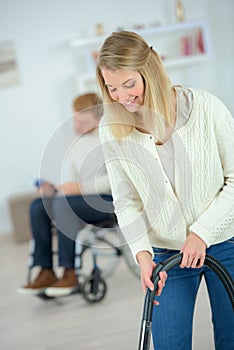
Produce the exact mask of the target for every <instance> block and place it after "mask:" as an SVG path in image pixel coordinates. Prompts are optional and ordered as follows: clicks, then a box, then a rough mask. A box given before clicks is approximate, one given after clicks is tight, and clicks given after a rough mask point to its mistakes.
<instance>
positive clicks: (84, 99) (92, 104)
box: [72, 92, 103, 119]
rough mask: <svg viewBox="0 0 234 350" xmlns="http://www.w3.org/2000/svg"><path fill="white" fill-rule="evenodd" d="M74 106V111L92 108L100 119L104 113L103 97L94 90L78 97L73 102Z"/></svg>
mask: <svg viewBox="0 0 234 350" xmlns="http://www.w3.org/2000/svg"><path fill="white" fill-rule="evenodd" d="M72 107H73V110H74V112H80V111H83V110H86V109H87V110H88V109H91V110H92V111H93V112H94V116H95V117H96V118H97V119H100V118H101V117H102V115H103V104H102V99H101V98H100V97H99V96H98V95H97V94H96V93H94V92H90V93H86V94H83V95H80V96H78V97H76V98H75V99H74V100H73V102H72Z"/></svg>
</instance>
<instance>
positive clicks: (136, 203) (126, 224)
mask: <svg viewBox="0 0 234 350" xmlns="http://www.w3.org/2000/svg"><path fill="white" fill-rule="evenodd" d="M99 135H100V140H101V143H102V147H103V152H104V157H105V162H106V168H107V172H108V176H109V181H110V186H111V192H112V197H113V204H114V208H115V214H116V216H117V221H118V225H119V227H120V229H121V232H122V233H123V235H124V237H125V239H126V242H127V244H128V245H129V247H130V249H131V251H132V254H133V257H134V259H135V261H136V263H137V260H136V255H137V253H138V252H140V251H143V250H146V251H149V252H150V253H151V255H152V257H153V250H152V247H151V245H150V243H149V239H148V235H147V227H146V222H145V219H144V213H143V208H142V203H141V200H140V198H139V195H138V193H137V189H136V188H135V186H134V184H133V183H132V182H131V180H130V179H129V177H128V176H127V174H126V172H125V170H124V166H123V164H124V162H127V161H128V160H126V159H124V158H122V157H121V155H120V154H119V152H118V151H117V150H118V149H119V144H118V143H119V142H121V141H119V140H116V139H114V138H113V136H112V133H111V130H110V128H109V127H108V126H106V125H105V124H104V122H103V121H102V122H101V123H100V127H99Z"/></svg>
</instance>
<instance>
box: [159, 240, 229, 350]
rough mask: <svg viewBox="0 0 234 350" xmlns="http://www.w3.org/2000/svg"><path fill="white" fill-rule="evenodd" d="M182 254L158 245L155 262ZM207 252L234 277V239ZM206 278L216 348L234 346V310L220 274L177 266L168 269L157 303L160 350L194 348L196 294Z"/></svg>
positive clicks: (221, 348) (205, 267)
mask: <svg viewBox="0 0 234 350" xmlns="http://www.w3.org/2000/svg"><path fill="white" fill-rule="evenodd" d="M175 253H178V251H175V250H168V249H161V248H154V261H155V262H156V263H157V262H159V261H164V260H166V259H167V258H169V257H170V256H172V255H174V254H175ZM207 254H209V255H211V256H213V257H214V258H216V259H217V260H218V261H220V262H221V263H222V264H223V266H225V267H226V268H227V270H228V271H229V272H230V274H231V276H232V278H234V238H232V239H230V240H228V241H226V242H223V243H220V244H216V245H213V246H211V247H209V248H208V249H207ZM201 278H205V282H206V286H207V290H208V295H209V299H210V305H211V310H212V322H213V330H214V342H215V349H216V350H233V349H234V313H233V310H232V305H231V302H230V300H229V297H228V294H227V292H226V290H225V288H224V286H223V284H222V283H221V281H220V279H219V278H218V277H217V276H216V274H215V273H214V272H213V271H212V270H211V269H210V268H208V267H207V266H205V265H204V266H203V267H202V268H200V269H192V268H184V269H181V268H180V267H179V266H176V267H174V268H173V269H171V270H170V271H169V272H168V279H167V281H166V286H165V287H164V289H163V292H162V294H161V296H160V297H157V299H158V300H159V301H160V305H159V306H155V307H154V310H153V319H152V336H153V343H154V348H155V349H157V350H171V349H173V350H190V349H192V327H193V313H194V305H195V301H196V295H197V292H198V288H199V285H200V282H201Z"/></svg>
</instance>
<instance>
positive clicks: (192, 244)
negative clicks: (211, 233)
mask: <svg viewBox="0 0 234 350" xmlns="http://www.w3.org/2000/svg"><path fill="white" fill-rule="evenodd" d="M181 252H182V253H183V258H182V261H181V264H180V267H182V268H184V267H192V268H200V267H202V266H203V264H204V261H205V257H206V243H205V242H204V241H203V240H202V239H201V238H200V237H199V236H198V235H196V233H194V232H191V233H190V234H189V235H188V237H187V238H186V240H185V242H184V244H183V246H182V248H181Z"/></svg>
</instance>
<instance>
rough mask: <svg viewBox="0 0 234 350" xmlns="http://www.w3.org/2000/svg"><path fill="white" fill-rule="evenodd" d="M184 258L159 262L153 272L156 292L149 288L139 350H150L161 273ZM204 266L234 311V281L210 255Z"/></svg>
mask: <svg viewBox="0 0 234 350" xmlns="http://www.w3.org/2000/svg"><path fill="white" fill-rule="evenodd" d="M182 257H183V254H182V253H178V254H175V255H173V256H172V257H170V258H168V259H167V260H165V261H164V263H160V262H159V263H158V264H157V266H156V268H155V269H154V271H153V274H152V278H151V279H152V282H153V283H154V290H153V291H151V290H150V289H149V288H148V289H147V291H146V295H145V301H144V309H143V316H142V322H141V333H140V339H139V347H138V350H148V349H149V347H150V340H151V325H152V314H153V306H154V298H155V293H156V291H157V288H158V281H159V280H160V277H159V272H160V271H166V272H167V271H169V270H170V269H172V268H173V267H175V266H176V265H179V264H180V263H181V260H182ZM204 265H206V266H208V267H209V268H210V269H211V270H213V271H214V272H215V273H216V275H217V276H218V277H219V279H220V280H221V282H222V283H223V285H224V287H225V289H226V291H227V293H228V296H229V299H230V301H231V304H232V308H233V310H234V281H233V279H232V277H231V275H230V273H229V272H228V271H227V269H226V268H225V267H224V266H223V265H222V264H221V263H220V262H219V261H218V260H216V259H215V258H214V257H212V256H210V255H206V257H205V262H204Z"/></svg>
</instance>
